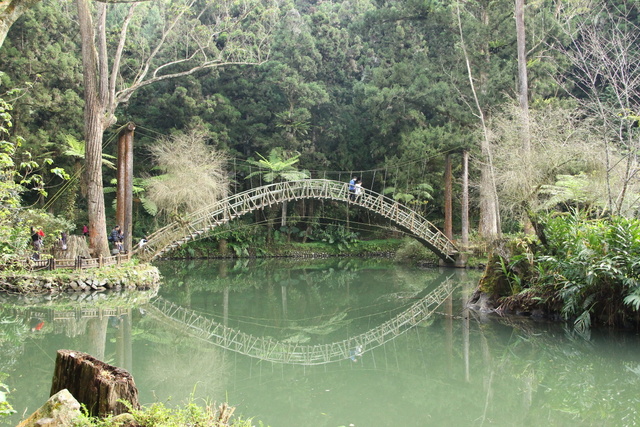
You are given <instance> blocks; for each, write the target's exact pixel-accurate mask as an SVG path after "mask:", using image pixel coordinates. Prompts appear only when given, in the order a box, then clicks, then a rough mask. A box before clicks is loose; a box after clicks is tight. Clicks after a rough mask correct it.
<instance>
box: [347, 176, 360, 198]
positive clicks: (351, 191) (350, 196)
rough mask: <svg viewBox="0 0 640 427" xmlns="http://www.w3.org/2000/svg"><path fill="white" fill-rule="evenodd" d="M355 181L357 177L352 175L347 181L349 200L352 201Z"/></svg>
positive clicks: (354, 194) (354, 195)
mask: <svg viewBox="0 0 640 427" xmlns="http://www.w3.org/2000/svg"><path fill="white" fill-rule="evenodd" d="M356 182H358V177H357V176H354V177H353V178H351V181H349V200H351V201H354V200H355V199H356Z"/></svg>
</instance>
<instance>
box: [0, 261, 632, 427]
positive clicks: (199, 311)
mask: <svg viewBox="0 0 640 427" xmlns="http://www.w3.org/2000/svg"><path fill="white" fill-rule="evenodd" d="M157 265H158V267H159V268H160V270H161V272H162V275H163V278H164V279H163V283H162V285H161V288H160V290H159V291H158V293H157V295H155V294H150V293H115V292H114V293H109V294H93V295H91V294H78V295H76V294H73V295H63V296H55V297H47V298H45V297H42V296H40V297H33V298H29V299H27V298H24V297H10V296H3V297H2V298H0V301H1V304H2V305H1V307H2V308H1V311H2V317H1V319H2V323H0V333H1V335H0V336H1V340H0V371H2V372H5V373H6V374H8V377H7V378H5V380H4V382H5V383H6V384H8V385H9V387H10V388H11V394H10V401H11V403H12V404H13V406H14V408H15V409H16V410H17V411H18V414H16V415H15V416H14V417H11V418H9V419H5V421H4V422H5V425H15V424H17V422H18V421H19V420H20V419H21V417H22V416H23V415H28V414H30V413H31V412H32V411H33V410H35V409H36V408H37V407H39V406H40V405H41V404H42V403H43V402H44V401H45V400H46V399H47V398H48V397H49V391H50V387H51V377H52V373H53V367H54V362H55V357H56V350H58V349H72V350H77V351H83V352H87V353H90V354H92V355H94V356H95V357H98V358H99V359H101V360H104V361H106V362H108V363H111V364H114V365H117V366H120V367H123V368H126V369H127V370H129V371H130V372H131V373H132V374H133V377H134V379H135V382H136V385H137V386H138V389H139V394H140V401H141V403H143V404H149V403H152V402H155V401H161V402H165V403H166V404H167V405H169V406H171V405H176V404H180V403H182V402H186V401H188V400H190V399H191V400H194V401H195V402H196V403H201V404H204V403H206V402H209V403H213V402H218V403H220V402H225V401H226V402H229V403H230V404H231V405H234V406H236V408H237V409H236V415H245V416H251V417H254V421H255V424H256V425H258V421H262V422H263V423H264V425H270V426H272V427H294V426H295V427H300V426H305V427H324V426H326V427H339V426H358V427H367V426H371V427H385V426H483V425H492V426H538V425H550V426H632V425H638V424H639V423H640V415H639V412H640V337H639V336H638V334H636V333H621V332H610V331H601V330H598V331H592V332H591V334H590V335H588V336H579V335H576V334H575V333H573V332H572V331H571V329H570V328H568V327H567V326H566V325H563V324H558V323H552V322H546V321H534V320H531V319H524V318H513V317H512V318H500V317H497V316H495V315H486V314H482V313H477V312H469V311H467V310H465V309H464V307H465V303H466V301H467V299H468V298H469V295H470V294H471V293H472V292H473V290H474V289H475V286H476V284H477V281H478V279H479V275H480V273H479V272H477V271H466V270H461V269H437V268H434V269H418V268H411V267H406V266H400V265H397V264H394V263H392V262H390V261H388V260H383V259H352V258H349V259H326V260H313V261H307V260H243V261H237V262H236V261H231V262H230V261H189V262H185V261H165V262H161V263H158V264H157ZM434 295H439V296H440V297H439V298H440V299H438V300H437V302H438V303H439V304H437V305H434V304H432V305H429V304H426V303H425V304H424V306H422V308H423V311H422V312H421V311H420V310H419V309H420V307H421V306H420V304H421V303H422V302H423V301H427V300H429V298H434ZM448 295H450V296H448ZM424 307H427V309H426V311H424ZM407 319H409V321H407ZM401 321H402V322H403V323H402V324H400V323H399V322H401ZM365 338H366V344H365V345H364V346H363V348H362V349H361V350H360V351H358V349H357V348H356V344H355V343H356V342H362V340H365ZM354 340H355V341H354ZM358 340H359V341H358ZM221 342H224V343H226V345H227V347H232V348H224V347H221V346H220V344H221ZM340 343H343V344H340ZM344 343H346V344H344ZM341 346H342V347H344V352H343V353H340V351H341V350H340V349H341V348H342V347H341ZM314 348H316V349H318V348H322V349H334V350H336V349H338V350H337V352H336V351H333V352H332V351H329V350H326V358H327V360H326V363H323V362H322V361H321V360H319V359H314V361H313V363H318V364H309V363H307V364H300V362H299V361H298V360H296V359H295V357H293V356H291V354H293V353H296V354H297V355H298V356H300V355H305V356H304V357H309V358H311V356H310V349H314ZM283 349H286V350H287V351H284V350H283ZM329 353H332V354H333V355H330V354H329ZM360 353H361V354H360ZM336 354H343V357H338V356H336ZM316 356H317V354H316ZM300 357H302V356H300ZM318 357H319V356H318ZM308 360H311V359H308Z"/></svg>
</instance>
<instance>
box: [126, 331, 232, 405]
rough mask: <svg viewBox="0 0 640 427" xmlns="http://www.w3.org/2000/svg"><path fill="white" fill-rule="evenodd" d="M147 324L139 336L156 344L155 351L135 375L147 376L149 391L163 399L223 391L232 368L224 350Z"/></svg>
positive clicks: (146, 357)
mask: <svg viewBox="0 0 640 427" xmlns="http://www.w3.org/2000/svg"><path fill="white" fill-rule="evenodd" d="M146 325H147V327H145V329H144V333H143V334H142V335H140V338H143V339H145V340H149V341H152V342H153V343H155V344H156V345H154V346H153V347H154V350H153V351H148V352H146V356H145V359H144V364H143V365H142V366H139V367H138V373H137V374H136V377H138V376H139V377H140V378H143V379H144V380H143V381H144V387H145V389H146V390H153V391H154V393H156V394H157V395H158V397H160V398H166V397H171V396H191V395H193V396H194V397H199V396H215V395H217V396H220V395H222V394H223V392H224V390H225V387H226V382H227V377H228V372H229V369H230V367H229V363H228V362H227V361H226V360H225V358H224V353H223V351H222V350H220V349H219V348H217V347H214V346H213V345H212V344H209V343H207V342H205V341H202V340H199V339H196V338H192V337H189V336H185V335H183V334H182V333H180V332H178V331H177V330H175V329H169V330H167V329H165V328H164V325H161V324H158V325H157V327H153V326H152V325H154V324H153V323H152V322H149V323H146Z"/></svg>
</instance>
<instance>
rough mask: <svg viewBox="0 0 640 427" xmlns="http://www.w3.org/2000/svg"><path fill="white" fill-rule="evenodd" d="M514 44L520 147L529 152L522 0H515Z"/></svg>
mask: <svg viewBox="0 0 640 427" xmlns="http://www.w3.org/2000/svg"><path fill="white" fill-rule="evenodd" d="M516 45H517V50H518V92H519V93H518V99H519V101H520V109H521V110H522V148H523V149H524V152H525V154H529V152H530V151H531V137H530V131H529V82H528V75H527V52H526V39H525V26H524V0H516Z"/></svg>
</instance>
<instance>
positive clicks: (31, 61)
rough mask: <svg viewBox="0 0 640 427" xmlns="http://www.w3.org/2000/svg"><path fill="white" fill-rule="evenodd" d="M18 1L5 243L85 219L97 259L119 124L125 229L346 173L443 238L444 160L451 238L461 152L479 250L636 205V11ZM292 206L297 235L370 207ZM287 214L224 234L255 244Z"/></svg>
mask: <svg viewBox="0 0 640 427" xmlns="http://www.w3.org/2000/svg"><path fill="white" fill-rule="evenodd" d="M19 3H23V4H24V3H28V4H29V6H30V7H29V8H27V9H26V10H25V12H24V13H23V14H22V16H21V17H20V18H19V19H17V20H16V21H15V22H14V23H13V25H11V28H10V30H9V31H8V32H7V35H6V39H5V41H4V43H3V45H2V46H1V47H0V71H1V74H0V79H1V80H0V82H1V86H0V90H1V91H2V99H3V100H4V103H3V107H2V113H3V116H2V118H3V120H4V126H3V128H2V134H3V150H4V153H5V156H6V161H4V163H3V166H2V167H3V185H5V186H7V187H6V188H7V196H3V197H4V199H3V202H6V203H5V211H6V216H5V218H4V219H3V221H4V222H5V223H4V225H3V227H4V228H3V233H4V234H5V236H6V237H7V238H6V239H3V240H5V241H7V242H9V241H13V242H16V243H15V244H13V245H11V244H5V248H4V249H3V250H4V251H5V253H15V252H16V251H17V250H18V249H17V248H19V246H20V244H21V242H24V241H25V240H26V239H28V232H27V230H26V229H27V228H28V225H33V224H42V223H43V221H50V223H51V224H53V225H51V226H50V231H51V232H56V233H57V232H59V231H60V230H62V229H65V228H66V229H67V230H68V231H70V232H76V233H77V232H79V230H80V227H81V226H82V225H83V224H89V225H90V229H91V235H90V246H91V248H92V251H93V253H94V254H99V253H104V252H105V250H106V248H107V241H106V233H107V231H108V230H109V229H110V227H112V226H113V225H114V220H113V218H114V215H115V214H114V209H113V200H114V191H113V190H114V179H115V178H116V172H115V170H114V169H113V168H112V165H113V161H114V158H113V156H116V154H117V153H116V143H115V140H116V139H117V135H118V132H119V131H120V130H121V129H122V128H123V127H124V126H126V125H127V124H128V123H130V122H132V123H135V126H136V130H135V148H134V150H135V151H134V159H135V164H134V176H135V189H134V191H135V203H134V227H133V233H134V235H135V236H136V237H141V236H144V235H145V234H147V233H149V232H151V231H153V230H155V229H157V228H158V227H159V226H161V225H163V224H165V223H167V222H171V221H174V220H176V219H179V218H180V217H182V216H184V215H185V214H186V213H188V212H189V211H192V210H194V209H196V208H197V207H198V206H200V205H201V204H202V203H204V201H206V202H209V201H211V200H215V199H216V198H220V197H224V196H225V195H227V194H229V193H234V192H238V191H241V190H243V189H247V188H250V187H252V186H257V185H260V184H263V183H266V182H273V181H277V180H287V179H293V177H296V178H305V177H313V178H328V179H335V180H342V181H348V180H349V179H350V177H351V176H353V175H357V176H361V177H362V179H363V184H364V186H365V187H367V188H371V189H373V190H375V191H378V192H384V193H385V194H387V195H389V196H391V197H393V198H395V199H396V200H399V201H401V202H403V203H406V204H408V205H410V206H413V207H414V208H415V209H416V210H417V211H418V212H419V213H421V214H423V215H424V216H425V217H427V219H429V220H430V221H432V222H433V223H434V224H436V225H438V226H440V227H443V228H444V227H445V226H446V224H444V218H445V210H446V199H447V197H446V194H447V192H448V191H450V190H449V188H448V185H447V179H446V177H447V174H446V173H445V172H446V171H447V170H448V168H449V167H450V168H451V170H452V174H451V175H452V177H453V180H452V184H451V186H452V191H451V192H452V194H453V209H452V212H453V231H454V234H456V235H460V233H461V230H463V229H464V228H465V226H466V224H465V214H464V213H465V212H467V210H466V209H463V207H464V206H465V203H464V200H465V198H466V195H465V194H466V193H465V188H466V186H465V185H464V182H465V180H464V179H465V175H464V173H463V171H464V170H465V164H466V159H467V158H468V159H469V200H470V203H469V208H468V214H469V218H470V221H469V229H470V234H471V237H472V239H475V240H476V241H484V242H491V241H493V240H494V239H496V238H498V237H500V236H501V234H502V233H520V232H524V233H526V234H529V235H534V234H536V233H537V235H538V237H539V238H540V239H541V240H542V243H543V244H544V241H545V240H546V239H547V238H548V237H549V236H547V235H545V230H544V223H545V222H546V220H545V218H547V217H548V216H557V215H563V214H569V215H573V216H571V218H575V217H576V216H577V217H581V218H583V219H584V220H585V221H590V220H602V219H603V218H609V217H623V218H627V219H629V220H633V218H634V217H635V216H636V215H637V209H638V195H639V194H640V192H639V191H638V176H637V173H638V158H637V156H638V148H639V145H640V138H639V137H640V130H639V128H638V120H640V116H639V114H640V93H639V92H638V91H637V88H638V83H639V78H640V67H638V65H639V64H638V63H639V60H640V44H639V43H637V41H638V36H639V35H640V28H639V27H638V4H637V2H634V1H629V0H615V1H606V2H600V1H589V0H569V1H560V0H557V1H551V0H550V1H546V0H541V1H529V2H527V3H526V4H525V2H524V1H523V0H516V1H515V2H514V1H503V0H497V1H484V0H478V1H470V2H457V1H452V2H448V1H439V0H402V1H400V0H344V1H339V0H331V1H320V0H318V1H313V0H297V1H296V0H234V1H231V0H220V1H215V2H206V1H202V2H197V1H191V2H190V1H182V0H176V1H154V2H140V3H110V2H107V3H103V2H92V3H90V2H88V1H87V0H76V1H75V2H69V1H67V0H62V1H55V2H53V1H49V0H43V1H41V2H38V3H37V4H33V5H32V4H31V3H30V2H24V1H23V2H19ZM0 14H5V15H6V14H7V12H6V10H2V9H0ZM0 18H4V16H2V17H0ZM0 21H1V22H6V21H5V20H1V19H0ZM0 29H1V28H0ZM110 166H111V167H110ZM18 196H20V199H19V200H18V199H17V197H18ZM27 208H30V210H28V211H27ZM285 209H288V215H289V217H290V218H289V220H288V222H287V226H288V227H287V228H285V230H286V232H287V238H291V231H292V230H293V229H294V228H295V230H296V232H298V231H301V230H302V231H301V232H300V233H299V234H296V235H295V236H294V237H295V238H297V239H299V240H306V239H307V238H311V239H313V238H316V239H320V236H321V235H322V234H323V233H324V235H325V236H326V234H327V231H326V230H327V229H328V227H333V229H334V230H338V231H337V232H336V234H338V235H344V233H345V231H344V229H343V226H342V225H340V224H337V223H332V222H331V221H328V220H326V219H324V220H322V219H320V216H323V217H327V218H344V217H345V216H351V217H352V218H351V219H352V220H353V222H358V221H359V220H362V218H363V215H364V214H363V213H362V212H357V211H346V210H345V208H344V207H343V206H339V205H331V204H329V205H327V206H325V205H323V206H322V208H320V207H319V206H314V204H313V202H306V203H297V204H295V205H294V206H288V207H285ZM43 210H44V211H46V212H47V214H48V215H54V216H55V219H53V218H54V217H51V216H50V217H49V219H45V218H44V217H43V215H44V213H42V212H43ZM18 211H19V212H21V213H20V214H17V213H16V212H18ZM27 212H29V214H28V215H31V216H28V215H27ZM576 212H579V213H576ZM282 213H284V214H285V215H287V212H286V211H285V212H280V211H279V210H278V209H275V208H274V209H273V211H270V212H265V213H264V218H259V217H258V216H256V217H254V218H250V219H248V220H247V222H258V223H264V225H259V226H254V227H245V228H244V229H245V230H249V231H246V232H244V234H243V232H239V231H229V233H228V234H227V235H224V236H223V237H224V238H228V239H230V240H231V241H233V239H236V241H238V240H242V239H244V241H245V242H246V241H247V240H248V239H249V240H250V239H252V238H254V237H247V235H254V236H256V235H263V236H265V237H264V239H266V240H265V241H267V242H268V241H269V239H272V238H273V236H272V235H271V234H270V233H271V230H272V229H273V227H274V223H275V218H276V217H277V216H280V215H281V214H282ZM306 217H310V219H309V218H306ZM261 220H263V221H261ZM12 221H13V222H12ZM369 222H370V221H369ZM16 224H18V225H20V227H23V228H24V230H22V231H20V230H19V229H20V227H18V228H16V227H15V225H16ZM16 230H18V231H16ZM546 230H547V231H548V230H550V228H547V229H546ZM5 236H3V237H5ZM255 239H256V240H254V242H259V241H260V242H261V241H262V240H259V239H258V238H255ZM261 239H262V238H261ZM465 239H466V236H464V235H463V236H462V241H463V242H464V243H466V240H465ZM22 244H23V243H22ZM23 246H24V244H23ZM506 270H508V269H506ZM506 270H505V271H506ZM632 270H633V271H634V272H633V274H632V275H635V274H637V273H635V269H632ZM505 274H506V273H505ZM506 276H508V274H506ZM506 276H505V277H506ZM625 277H627V276H625ZM634 277H635V276H634ZM624 286H625V291H624V292H623V296H625V295H628V294H629V293H632V294H633V293H634V292H636V291H637V285H636V284H635V279H633V280H631V281H627V282H625V285H624ZM511 288H512V289H511V291H514V290H515V288H518V287H515V288H514V287H511ZM521 288H522V286H520V287H519V289H521ZM578 306H579V304H578ZM578 306H576V307H578ZM574 312H580V310H579V307H578V308H576V309H575V310H574Z"/></svg>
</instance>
